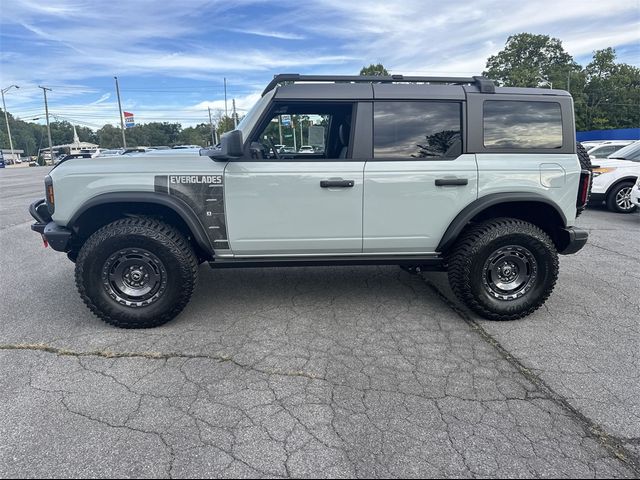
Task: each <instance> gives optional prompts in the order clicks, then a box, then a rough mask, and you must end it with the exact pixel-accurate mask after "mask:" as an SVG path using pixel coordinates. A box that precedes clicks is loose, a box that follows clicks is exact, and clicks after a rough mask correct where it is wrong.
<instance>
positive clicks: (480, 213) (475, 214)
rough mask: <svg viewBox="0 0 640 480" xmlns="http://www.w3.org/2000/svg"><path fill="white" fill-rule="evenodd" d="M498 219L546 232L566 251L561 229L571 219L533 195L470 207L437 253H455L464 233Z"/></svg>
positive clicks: (505, 196)
mask: <svg viewBox="0 0 640 480" xmlns="http://www.w3.org/2000/svg"><path fill="white" fill-rule="evenodd" d="M498 217H511V218H518V219H521V220H525V221H528V222H531V223H533V224H534V225H536V226H538V227H540V228H541V229H542V230H544V231H545V232H546V233H547V234H548V235H549V236H550V237H551V239H552V240H553V242H554V244H555V245H556V247H557V248H558V249H559V250H561V249H562V248H564V246H565V245H564V243H565V240H564V238H563V236H562V231H561V229H562V228H564V227H566V225H567V217H566V216H565V215H564V213H563V211H562V209H561V208H560V207H559V206H558V205H557V204H556V203H555V202H553V201H552V200H550V199H548V198H545V197H543V196H542V195H538V194H533V193H494V194H489V195H486V196H484V197H481V198H478V199H477V200H475V201H474V202H472V203H470V204H469V205H467V206H466V207H465V208H464V209H462V211H461V212H460V213H458V215H457V216H456V217H455V218H454V219H453V221H452V222H451V223H450V224H449V227H448V228H447V230H446V231H445V233H444V235H443V237H442V239H441V240H440V243H439V244H438V247H437V248H436V251H438V252H443V253H446V252H447V251H449V250H451V248H452V247H453V246H454V244H455V242H456V240H457V239H458V237H459V236H460V234H461V233H462V232H463V231H464V229H465V228H466V227H467V226H468V225H469V224H472V223H475V222H479V221H483V220H488V219H491V218H498Z"/></svg>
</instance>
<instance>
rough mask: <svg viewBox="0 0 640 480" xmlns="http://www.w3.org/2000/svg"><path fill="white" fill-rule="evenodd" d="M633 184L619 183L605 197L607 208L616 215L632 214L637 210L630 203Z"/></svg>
mask: <svg viewBox="0 0 640 480" xmlns="http://www.w3.org/2000/svg"><path fill="white" fill-rule="evenodd" d="M633 185H634V182H620V183H619V184H618V185H616V186H615V187H613V188H612V189H611V191H610V192H609V194H608V195H607V208H608V209H609V210H611V211H612V212H617V213H633V212H635V211H636V209H637V208H638V207H637V206H636V205H635V204H634V203H633V202H632V201H631V190H632V189H633Z"/></svg>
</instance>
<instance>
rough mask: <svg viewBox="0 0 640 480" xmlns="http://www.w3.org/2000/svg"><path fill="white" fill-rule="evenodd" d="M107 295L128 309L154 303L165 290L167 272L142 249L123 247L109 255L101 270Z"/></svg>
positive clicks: (162, 265)
mask: <svg viewBox="0 0 640 480" xmlns="http://www.w3.org/2000/svg"><path fill="white" fill-rule="evenodd" d="M102 284H103V286H104V288H105V289H106V291H107V294H108V295H109V296H110V297H111V298H113V299H114V300H115V301H117V302H118V303H120V304H122V305H126V306H127V307H132V308H136V307H144V306H146V305H150V304H152V303H153V302H156V301H157V300H158V299H160V298H161V297H162V295H163V294H164V292H165V291H166V289H167V269H166V268H165V266H164V263H162V260H160V259H159V258H158V257H157V256H155V255H154V254H153V253H151V252H149V251H148V250H145V249H144V248H124V249H122V250H118V251H117V252H115V253H114V254H113V255H111V256H110V257H109V258H108V259H107V261H106V262H105V264H104V267H103V269H102Z"/></svg>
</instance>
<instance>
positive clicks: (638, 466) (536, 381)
mask: <svg viewBox="0 0 640 480" xmlns="http://www.w3.org/2000/svg"><path fill="white" fill-rule="evenodd" d="M422 278H423V280H424V282H425V283H426V284H427V286H428V287H429V288H430V289H431V290H432V291H433V292H434V293H435V294H436V295H437V296H438V298H440V300H442V301H443V302H444V303H445V304H446V305H447V306H448V307H449V308H450V309H451V310H452V311H453V312H454V313H455V314H457V315H458V316H459V317H460V318H461V319H462V320H463V321H464V322H465V323H466V324H467V325H468V326H469V327H470V328H471V330H472V331H474V332H476V333H477V334H478V335H480V337H481V338H482V339H483V340H484V341H485V342H487V343H488V344H489V345H491V346H492V347H493V348H494V349H495V350H496V351H497V352H498V354H499V355H500V356H501V357H502V358H503V359H504V360H506V361H507V362H508V363H509V364H510V365H511V366H512V367H514V368H515V369H516V370H517V371H518V372H519V373H520V374H521V375H522V376H524V377H525V378H526V379H527V380H528V381H529V382H531V383H532V384H533V385H535V386H536V387H537V388H538V389H539V390H540V391H541V392H543V393H544V394H545V395H546V396H547V397H548V399H549V400H551V401H552V402H554V403H555V404H556V405H558V406H559V407H560V408H562V409H563V410H565V411H566V412H568V414H569V415H570V416H571V417H572V418H573V419H574V420H575V421H576V422H577V423H578V424H579V425H581V427H582V428H583V430H584V432H585V434H586V435H587V436H588V437H591V438H593V439H594V440H596V441H597V442H598V443H599V444H600V445H602V446H603V447H604V448H605V449H606V450H607V451H608V452H609V453H610V454H611V455H612V456H614V457H615V458H617V459H618V460H620V461H622V462H623V463H625V464H626V465H628V466H629V467H630V468H631V469H632V470H633V471H634V472H635V473H636V474H638V475H640V457H639V456H638V455H637V454H636V453H634V452H633V451H631V450H630V449H628V448H626V447H625V446H624V445H625V443H626V444H628V441H626V439H623V438H618V437H615V436H613V435H610V434H609V433H607V432H606V431H605V430H604V428H603V427H602V426H601V425H599V424H597V423H596V422H594V421H593V420H591V419H590V418H589V417H587V416H586V415H585V414H583V413H582V412H581V411H579V410H578V409H577V408H576V407H574V406H573V405H571V403H570V402H569V401H568V400H567V399H566V398H565V397H563V396H562V395H560V394H559V393H557V392H556V391H555V390H554V389H553V388H551V387H550V386H549V385H547V383H546V382H545V381H544V380H543V379H542V378H541V377H540V376H539V375H538V374H536V373H535V372H534V371H532V370H531V369H529V368H528V367H526V366H525V365H524V364H523V363H522V362H521V361H520V360H519V359H518V358H517V357H515V356H513V355H512V354H511V353H510V352H509V351H508V350H507V349H506V348H505V347H503V346H502V345H501V344H500V342H499V341H498V340H497V339H496V338H495V337H493V335H491V334H490V333H489V332H487V331H486V330H485V329H484V328H483V327H482V325H480V324H479V323H478V322H477V321H476V320H474V319H473V318H472V317H470V316H469V315H468V314H467V312H466V311H464V310H463V309H462V308H460V307H459V306H458V305H456V304H455V303H454V302H453V301H451V300H450V299H449V298H448V297H447V296H446V295H445V294H444V293H442V291H440V289H439V288H438V287H437V286H436V285H435V284H434V283H433V282H431V281H430V280H429V279H427V278H425V277H424V276H422Z"/></svg>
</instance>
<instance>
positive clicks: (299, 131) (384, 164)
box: [30, 74, 591, 328]
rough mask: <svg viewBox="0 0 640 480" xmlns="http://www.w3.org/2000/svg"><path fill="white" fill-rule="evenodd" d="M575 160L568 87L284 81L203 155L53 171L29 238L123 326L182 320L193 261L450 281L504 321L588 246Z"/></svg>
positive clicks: (535, 304)
mask: <svg viewBox="0 0 640 480" xmlns="http://www.w3.org/2000/svg"><path fill="white" fill-rule="evenodd" d="M295 145H297V146H298V148H299V147H300V146H303V145H304V146H311V147H313V149H312V151H307V152H300V151H299V150H296V149H295V148H294V146H295ZM307 150H310V149H307ZM585 155H586V153H585V152H584V150H582V151H580V150H577V147H576V141H575V127H574V114H573V101H572V98H571V96H570V95H569V94H568V93H567V92H564V91H560V90H549V89H524V88H499V87H496V86H495V85H494V83H493V82H492V81H490V80H487V79H485V78H482V77H471V78H443V77H406V76H402V75H394V76H390V77H377V76H376V77H362V76H358V77H351V76H303V75H297V74H284V75H278V76H276V77H275V78H274V80H273V81H272V82H271V83H270V84H269V85H268V86H267V88H266V89H265V90H264V92H263V94H262V98H261V99H260V100H259V101H258V102H257V104H256V105H255V106H254V107H253V109H252V110H251V111H250V112H249V113H248V114H247V115H246V116H245V117H244V119H243V120H242V121H241V122H240V124H239V125H238V127H237V129H236V130H233V131H232V132H229V133H227V134H226V135H225V136H223V137H222V140H221V144H220V145H218V146H216V147H215V148H212V149H206V150H201V151H200V155H196V154H190V155H181V156H180V158H177V157H175V158H174V156H173V155H171V154H167V155H160V154H157V153H154V152H152V151H151V152H146V153H141V154H133V155H129V156H126V157H111V158H101V157H97V158H91V159H80V160H68V161H65V162H63V163H62V164H60V165H59V166H57V167H55V168H54V169H53V170H52V171H51V172H50V174H49V175H48V176H47V177H46V179H45V190H46V197H45V198H44V199H42V200H39V201H36V202H34V203H33V204H32V205H31V208H30V210H31V213H32V215H33V217H34V218H35V219H36V223H35V224H34V225H33V226H32V228H33V230H35V231H37V232H39V233H41V234H42V236H43V238H44V239H45V242H46V243H48V244H49V245H50V246H51V247H52V248H53V249H54V250H58V251H61V252H66V253H67V256H68V257H69V259H71V261H73V262H75V264H76V283H77V286H78V290H79V292H80V295H81V296H82V298H83V300H84V301H85V303H86V304H87V306H88V307H89V308H90V309H91V311H92V312H94V313H95V314H96V315H97V316H99V317H100V318H101V319H103V320H104V321H106V322H108V323H110V324H112V325H116V326H119V327H125V328H141V327H154V326H157V325H161V324H163V323H165V322H167V321H169V320H171V319H172V318H174V317H175V316H176V315H178V313H180V311H181V310H182V309H183V308H184V306H185V305H186V304H187V302H188V301H189V298H190V297H191V294H192V292H193V289H194V287H195V285H196V279H197V276H198V265H199V264H200V263H203V262H206V263H208V264H209V265H210V266H211V267H213V268H227V267H260V266H302V265H304V266H309V265H354V264H393V265H400V266H403V267H405V268H407V269H410V270H412V271H418V270H446V271H448V275H449V280H450V283H451V286H452V288H453V291H454V292H455V293H456V295H457V296H458V297H459V298H460V299H461V300H462V301H463V302H464V303H465V304H466V305H467V306H468V307H469V308H471V309H472V310H474V311H475V312H477V313H478V314H480V315H482V316H483V317H485V318H489V319H493V320H512V319H516V318H520V317H523V316H525V315H528V314H530V313H531V312H533V311H535V310H536V309H537V308H539V307H540V306H541V305H542V304H543V303H544V302H545V300H546V299H547V297H548V296H549V295H550V294H551V292H552V290H553V287H554V285H555V282H556V279H557V276H558V253H560V254H571V253H575V252H577V251H578V250H579V249H580V248H582V246H583V245H584V244H585V243H586V241H587V232H586V231H584V230H581V229H578V228H575V227H574V221H575V218H576V216H577V215H578V213H579V212H580V211H581V210H582V209H583V208H584V205H585V204H586V202H587V199H588V195H589V189H590V182H591V172H590V170H589V163H588V159H589V157H588V155H586V158H585ZM208 287H209V288H211V289H212V290H214V291H215V285H211V286H208Z"/></svg>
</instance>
